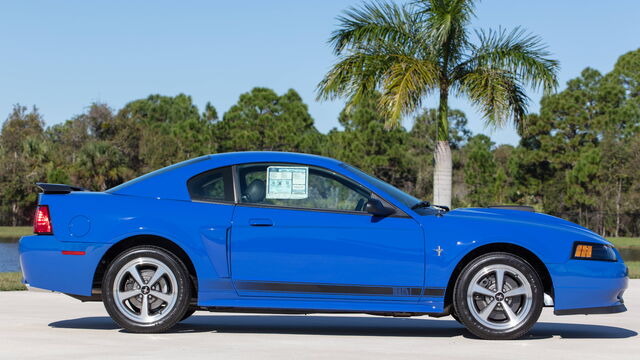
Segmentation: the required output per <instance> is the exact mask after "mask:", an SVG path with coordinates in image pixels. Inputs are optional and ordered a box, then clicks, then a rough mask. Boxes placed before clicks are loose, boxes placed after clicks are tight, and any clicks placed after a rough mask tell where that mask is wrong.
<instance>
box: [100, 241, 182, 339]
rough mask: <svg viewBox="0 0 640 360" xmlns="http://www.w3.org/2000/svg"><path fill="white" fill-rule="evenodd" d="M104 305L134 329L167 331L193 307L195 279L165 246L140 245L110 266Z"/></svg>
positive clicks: (103, 288) (126, 325) (105, 285)
mask: <svg viewBox="0 0 640 360" xmlns="http://www.w3.org/2000/svg"><path fill="white" fill-rule="evenodd" d="M102 293H103V302H104V306H105V308H106V309H107V312H108V313H109V315H110V316H111V317H112V318H113V320H115V321H116V322H117V323H118V324H119V325H120V326H122V327H123V328H125V329H127V330H129V331H132V332H141V333H154V332H163V331H166V330H168V329H170V328H171V327H173V326H174V325H175V324H176V323H178V322H179V321H181V320H182V319H183V317H184V316H185V315H186V313H187V311H188V310H189V303H190V300H191V299H190V294H191V281H190V279H189V274H188V272H187V270H186V268H185V266H184V264H183V263H182V262H181V261H180V260H179V259H178V258H177V257H175V256H174V255H172V254H171V253H169V252H167V251H166V250H164V249H161V248H157V247H154V246H140V247H135V248H132V249H130V250H127V251H125V252H124V253H122V254H121V255H119V256H118V257H117V258H116V259H115V260H113V262H112V263H111V264H110V265H109V268H108V269H107V271H106V273H105V276H104V279H103V282H102Z"/></svg>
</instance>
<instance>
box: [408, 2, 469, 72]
mask: <svg viewBox="0 0 640 360" xmlns="http://www.w3.org/2000/svg"><path fill="white" fill-rule="evenodd" d="M416 4H417V5H418V6H419V7H420V8H421V9H422V11H421V14H422V16H423V19H424V21H425V23H426V25H427V30H426V32H425V33H426V34H427V37H428V43H429V46H430V48H431V49H432V50H433V51H437V52H439V53H440V56H441V57H442V59H443V60H444V61H445V62H447V63H446V64H443V65H444V66H446V67H447V68H449V67H450V66H451V65H453V64H455V63H457V62H458V59H460V58H461V57H462V55H463V54H464V52H465V50H466V49H467V48H468V46H469V44H468V34H467V29H468V27H469V23H470V22H471V18H472V17H473V16H474V15H475V12H474V11H475V0H430V1H417V2H416ZM447 70H448V69H447Z"/></svg>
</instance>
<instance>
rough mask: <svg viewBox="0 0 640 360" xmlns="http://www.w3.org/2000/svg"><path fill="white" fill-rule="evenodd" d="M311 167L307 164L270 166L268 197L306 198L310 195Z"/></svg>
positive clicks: (268, 169)
mask: <svg viewBox="0 0 640 360" xmlns="http://www.w3.org/2000/svg"><path fill="white" fill-rule="evenodd" d="M308 180H309V168H308V167H306V166H269V167H268V168H267V199H306V198H307V197H308V196H309V191H308V187H309V186H308V185H309V181H308Z"/></svg>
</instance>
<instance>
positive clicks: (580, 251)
mask: <svg viewBox="0 0 640 360" xmlns="http://www.w3.org/2000/svg"><path fill="white" fill-rule="evenodd" d="M592 253H593V246H592V245H578V246H576V252H575V254H574V257H576V258H585V259H591V254H592Z"/></svg>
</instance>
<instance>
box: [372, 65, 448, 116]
mask: <svg viewBox="0 0 640 360" xmlns="http://www.w3.org/2000/svg"><path fill="white" fill-rule="evenodd" d="M396 60H397V61H396V62H395V63H394V64H393V65H391V66H390V67H389V69H388V70H387V71H386V72H385V74H384V78H383V83H382V88H383V91H384V92H383V94H382V96H381V98H380V108H381V111H382V113H383V114H385V116H386V118H387V119H388V120H387V122H386V124H385V126H386V127H387V128H393V127H395V126H397V125H398V124H399V123H400V120H401V118H402V116H403V115H406V114H408V113H411V112H412V111H414V110H415V109H417V108H419V107H420V105H421V103H422V99H424V97H425V95H427V94H428V93H430V92H431V91H433V90H434V89H435V88H437V86H438V81H439V77H438V75H439V69H438V64H437V63H435V62H431V61H426V60H418V59H415V58H411V57H398V59H396Z"/></svg>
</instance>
